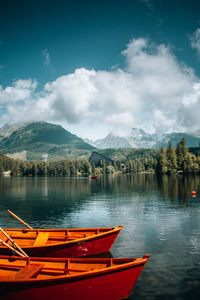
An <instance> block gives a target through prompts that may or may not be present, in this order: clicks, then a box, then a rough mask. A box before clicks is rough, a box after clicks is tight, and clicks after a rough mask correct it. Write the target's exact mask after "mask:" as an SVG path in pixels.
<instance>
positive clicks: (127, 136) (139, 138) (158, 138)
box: [87, 128, 200, 149]
mask: <svg viewBox="0 0 200 300" xmlns="http://www.w3.org/2000/svg"><path fill="white" fill-rule="evenodd" d="M182 137H185V138H186V145H187V146H188V147H197V146H198V145H199V142H200V131H197V132H192V133H183V132H182V133H170V134H162V135H158V134H155V133H154V134H150V133H146V132H145V131H144V130H142V129H138V128H132V129H131V130H128V131H126V132H123V135H122V134H120V135H117V134H116V133H112V132H111V133H109V134H108V135H107V136H106V137H105V138H103V139H99V140H96V141H90V140H87V141H88V143H90V144H91V145H93V146H95V147H96V148H98V149H109V148H113V149H119V148H149V149H158V148H160V147H161V146H164V147H167V146H168V143H169V141H170V140H171V141H172V143H173V145H174V146H176V145H177V143H178V142H179V141H180V140H181V138H182Z"/></svg>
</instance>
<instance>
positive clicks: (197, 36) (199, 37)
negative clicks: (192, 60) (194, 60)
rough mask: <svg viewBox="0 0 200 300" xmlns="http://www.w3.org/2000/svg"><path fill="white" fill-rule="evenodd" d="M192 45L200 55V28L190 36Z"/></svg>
mask: <svg viewBox="0 0 200 300" xmlns="http://www.w3.org/2000/svg"><path fill="white" fill-rule="evenodd" d="M190 42H191V47H192V48H193V49H195V50H197V53H198V55H200V28H197V30H196V31H195V32H194V33H193V34H192V35H191V36H190Z"/></svg>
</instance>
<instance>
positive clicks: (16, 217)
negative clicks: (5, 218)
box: [8, 209, 33, 229]
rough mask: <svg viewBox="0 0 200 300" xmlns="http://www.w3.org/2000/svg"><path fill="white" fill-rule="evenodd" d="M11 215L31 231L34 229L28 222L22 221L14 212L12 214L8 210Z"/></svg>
mask: <svg viewBox="0 0 200 300" xmlns="http://www.w3.org/2000/svg"><path fill="white" fill-rule="evenodd" d="M8 212H9V214H11V215H12V216H13V217H14V218H15V219H17V220H18V221H20V222H21V223H22V224H24V225H25V226H26V227H28V228H29V229H33V228H32V227H31V226H29V225H28V224H27V223H26V222H24V221H23V220H22V219H20V218H19V217H18V216H16V215H15V214H14V213H13V212H11V211H10V210H9V209H8Z"/></svg>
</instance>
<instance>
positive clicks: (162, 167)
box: [156, 147, 167, 174]
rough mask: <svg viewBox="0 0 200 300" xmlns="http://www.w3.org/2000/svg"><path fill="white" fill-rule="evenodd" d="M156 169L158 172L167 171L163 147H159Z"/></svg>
mask: <svg viewBox="0 0 200 300" xmlns="http://www.w3.org/2000/svg"><path fill="white" fill-rule="evenodd" d="M156 171H157V173H160V174H163V173H167V157H166V150H165V149H164V147H161V148H160V151H159V154H158V160H157V168H156Z"/></svg>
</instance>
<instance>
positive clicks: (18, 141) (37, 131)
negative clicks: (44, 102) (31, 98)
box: [0, 122, 95, 157]
mask: <svg viewBox="0 0 200 300" xmlns="http://www.w3.org/2000/svg"><path fill="white" fill-rule="evenodd" d="M0 135H1V139H0V151H1V152H2V153H6V154H11V153H16V152H19V153H20V152H23V151H28V152H32V153H39V154H40V155H42V154H49V155H51V156H55V155H58V156H61V157H66V156H67V154H68V153H69V152H70V151H71V152H73V151H79V150H80V151H91V150H93V149H95V148H94V147H93V146H91V145H89V144H87V143H86V142H84V141H83V140H82V139H81V138H80V137H78V136H76V135H75V134H72V133H71V132H69V131H67V130H66V129H64V128H63V127H62V126H60V125H56V124H51V123H48V122H29V123H25V124H21V125H19V124H18V125H8V124H6V125H4V126H3V127H2V128H1V131H0Z"/></svg>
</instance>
